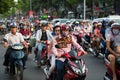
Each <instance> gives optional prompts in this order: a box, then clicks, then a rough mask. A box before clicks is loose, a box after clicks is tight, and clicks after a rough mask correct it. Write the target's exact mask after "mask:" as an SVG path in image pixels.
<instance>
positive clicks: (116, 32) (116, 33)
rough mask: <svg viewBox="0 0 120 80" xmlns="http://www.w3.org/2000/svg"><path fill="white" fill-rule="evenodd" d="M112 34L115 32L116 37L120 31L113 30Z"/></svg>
mask: <svg viewBox="0 0 120 80" xmlns="http://www.w3.org/2000/svg"><path fill="white" fill-rule="evenodd" d="M112 32H113V34H114V35H118V34H119V32H120V30H119V29H113V30H112Z"/></svg>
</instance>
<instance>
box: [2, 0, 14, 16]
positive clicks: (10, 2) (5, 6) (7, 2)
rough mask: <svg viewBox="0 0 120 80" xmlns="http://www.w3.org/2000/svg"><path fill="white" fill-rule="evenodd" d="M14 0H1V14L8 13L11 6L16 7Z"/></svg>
mask: <svg viewBox="0 0 120 80" xmlns="http://www.w3.org/2000/svg"><path fill="white" fill-rule="evenodd" d="M14 6H15V4H14V0H1V1H0V14H5V13H7V12H8V11H9V10H10V9H11V7H14Z"/></svg>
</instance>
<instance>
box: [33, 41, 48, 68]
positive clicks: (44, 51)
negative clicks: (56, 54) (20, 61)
mask: <svg viewBox="0 0 120 80" xmlns="http://www.w3.org/2000/svg"><path fill="white" fill-rule="evenodd" d="M45 44H46V47H45V48H43V49H42V52H41V55H40V59H41V60H40V63H39V64H40V66H43V65H46V64H48V45H49V44H48V41H46V43H45ZM37 53H38V49H37V48H36V49H35V50H34V54H35V58H36V56H37Z"/></svg>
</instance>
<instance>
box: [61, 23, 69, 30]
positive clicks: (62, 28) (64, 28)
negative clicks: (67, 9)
mask: <svg viewBox="0 0 120 80" xmlns="http://www.w3.org/2000/svg"><path fill="white" fill-rule="evenodd" d="M61 30H70V26H67V25H65V24H63V25H62V26H61Z"/></svg>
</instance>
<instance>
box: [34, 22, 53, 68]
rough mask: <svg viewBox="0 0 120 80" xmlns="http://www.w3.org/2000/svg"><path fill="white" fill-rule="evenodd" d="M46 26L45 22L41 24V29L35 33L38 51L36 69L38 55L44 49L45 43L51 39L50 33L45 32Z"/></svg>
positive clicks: (38, 63)
mask: <svg viewBox="0 0 120 80" xmlns="http://www.w3.org/2000/svg"><path fill="white" fill-rule="evenodd" d="M47 26H48V23H47V22H43V23H41V29H40V30H38V31H37V33H36V41H37V43H36V48H37V49H38V52H37V57H36V59H37V65H38V67H40V54H41V51H42V49H43V48H45V47H46V42H47V41H50V40H51V39H52V38H53V36H52V34H51V32H50V31H49V30H47Z"/></svg>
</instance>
